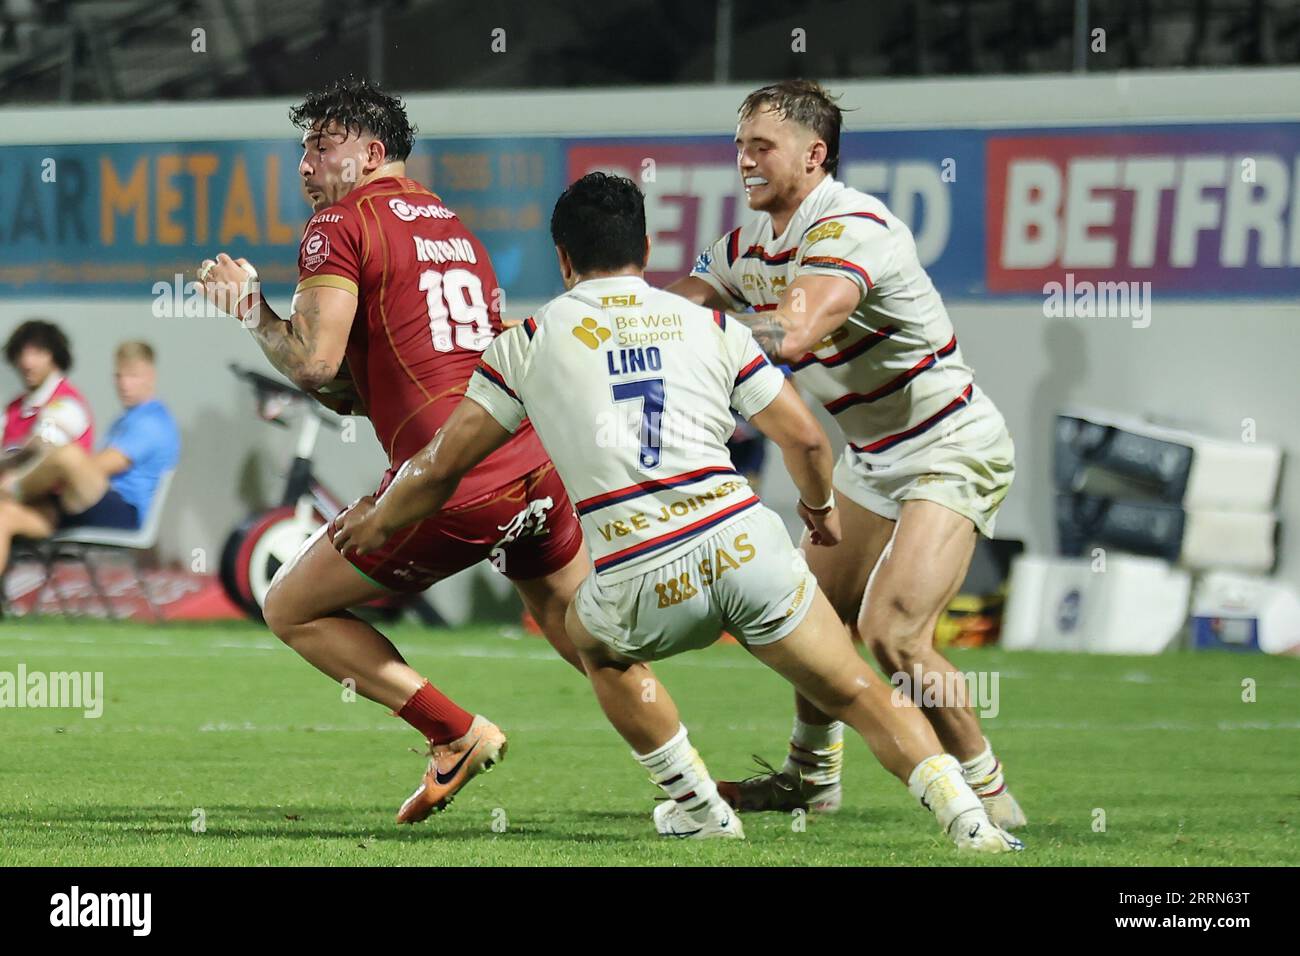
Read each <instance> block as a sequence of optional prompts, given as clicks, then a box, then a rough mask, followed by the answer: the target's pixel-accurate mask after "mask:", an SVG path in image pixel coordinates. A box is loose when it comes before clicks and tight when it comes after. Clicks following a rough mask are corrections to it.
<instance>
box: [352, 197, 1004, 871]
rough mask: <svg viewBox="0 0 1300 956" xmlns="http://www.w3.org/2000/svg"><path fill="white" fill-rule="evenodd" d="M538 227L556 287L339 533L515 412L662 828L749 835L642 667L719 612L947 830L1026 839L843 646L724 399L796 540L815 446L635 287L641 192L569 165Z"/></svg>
mask: <svg viewBox="0 0 1300 956" xmlns="http://www.w3.org/2000/svg"><path fill="white" fill-rule="evenodd" d="M551 234H552V237H553V238H554V240H555V243H556V248H557V252H558V255H559V261H560V270H561V273H562V275H563V277H564V283H565V287H566V288H567V289H568V290H569V291H568V292H566V293H565V294H564V295H561V296H559V297H558V298H556V299H554V300H552V301H551V302H550V303H548V304H547V305H546V306H544V307H543V308H542V309H541V310H539V311H538V312H537V313H536V314H535V316H533V317H532V318H530V319H528V320H527V321H525V322H524V323H523V324H522V325H521V326H518V327H516V328H513V329H511V330H510V331H508V332H506V333H504V334H502V335H501V336H500V337H498V338H497V339H496V340H495V341H494V342H493V343H492V345H491V346H490V347H489V348H488V350H487V352H486V353H484V356H483V361H482V363H481V364H480V365H479V367H478V369H477V371H476V374H475V375H474V376H473V378H472V379H471V382H470V385H469V389H468V391H467V393H466V396H467V398H468V399H469V401H466V402H462V403H461V404H460V405H459V406H458V407H457V408H456V410H455V412H454V413H453V414H452V416H451V418H449V419H448V421H447V423H446V424H445V425H444V427H443V429H442V430H441V431H440V432H439V433H438V436H437V437H436V438H435V439H434V440H433V441H432V442H431V443H430V444H429V445H428V447H427V448H425V449H424V450H423V451H421V452H419V453H418V454H416V455H415V456H414V457H413V458H411V459H410V460H409V461H408V462H407V463H406V464H405V465H404V466H403V467H402V469H401V471H400V472H399V473H398V475H397V477H396V479H395V480H394V481H393V483H392V484H391V486H390V487H389V488H388V489H387V490H386V491H385V492H384V494H383V495H382V496H381V497H380V498H379V500H378V501H377V502H375V501H373V500H372V499H362V501H360V502H358V504H357V505H355V506H354V507H353V508H352V509H350V510H349V511H347V512H346V513H345V514H344V515H342V516H341V517H340V518H339V519H338V520H339V527H338V532H337V535H336V537H335V542H334V543H335V545H336V546H337V547H338V548H339V549H340V550H341V551H344V552H345V553H346V552H348V551H350V550H353V549H355V550H358V551H361V552H363V553H364V552H365V551H368V550H370V549H373V548H375V547H377V546H379V545H380V544H381V543H382V542H383V541H384V540H386V539H387V538H388V537H389V536H390V535H392V534H393V533H395V532H396V531H397V530H398V529H399V528H402V527H405V526H407V525H410V524H413V523H415V522H417V521H420V520H422V519H423V518H425V517H427V516H429V515H431V514H433V513H434V512H436V511H437V510H438V509H439V508H440V507H441V506H442V504H443V503H444V502H445V501H446V500H447V499H448V497H449V496H450V495H451V493H452V491H453V490H454V489H455V487H456V484H457V482H458V481H459V480H460V477H461V476H462V475H463V474H465V473H466V472H467V471H468V470H469V469H471V468H472V467H473V466H474V465H475V464H476V463H477V462H478V461H479V460H480V459H482V458H483V457H484V456H486V455H487V454H489V453H490V452H491V451H492V450H494V449H495V448H497V447H498V446H499V445H501V444H502V443H504V442H505V441H506V440H507V438H508V437H509V436H510V434H511V433H512V432H513V431H514V430H515V429H516V428H518V427H519V426H520V424H521V423H522V422H523V421H524V419H525V417H527V418H529V419H531V421H532V423H533V427H534V428H536V430H537V433H538V435H539V436H540V437H541V439H542V443H543V444H544V445H545V446H546V449H547V452H548V454H550V456H551V459H552V460H553V461H554V462H555V466H556V468H557V470H558V471H559V473H560V477H561V478H562V479H563V480H564V483H565V486H566V487H567V489H568V491H569V494H570V496H571V497H572V498H573V500H574V502H575V503H576V504H575V507H576V509H577V511H578V514H579V516H580V518H581V520H582V524H583V530H584V533H585V535H586V537H587V541H588V543H589V546H590V548H591V551H592V557H593V559H594V564H595V570H594V571H593V572H592V573H591V575H590V576H589V577H588V578H587V579H586V580H585V581H584V582H583V584H582V585H581V586H580V587H579V589H578V594H577V596H576V597H575V598H574V602H573V604H572V605H571V606H570V608H569V612H568V619H567V625H568V630H569V634H570V636H571V637H572V639H573V642H574V645H575V646H576V647H577V648H578V652H579V654H580V655H581V658H582V663H583V666H584V668H585V670H586V672H587V674H588V676H589V677H590V678H591V682H592V686H593V688H594V690H595V692H596V696H597V698H598V699H599V701H600V704H601V707H602V708H603V709H604V711H605V714H606V715H607V716H608V717H609V719H610V722H611V723H612V724H613V725H614V726H615V728H616V729H617V730H618V732H619V733H620V734H621V735H622V736H623V738H624V739H625V740H626V741H627V742H628V744H629V745H630V746H631V747H632V749H633V753H634V755H635V757H636V759H637V760H638V761H640V763H641V764H642V766H643V767H644V768H645V769H646V770H647V771H648V772H649V774H650V777H651V779H652V780H653V781H654V782H655V783H656V784H658V785H659V786H660V787H661V788H662V789H663V790H664V792H665V793H666V794H667V795H668V797H669V798H670V799H669V800H666V801H665V802H663V803H662V804H661V805H660V806H659V807H658V808H657V809H656V810H655V812H654V822H655V825H656V828H657V830H658V832H659V833H661V834H663V835H665V836H676V837H694V838H704V837H732V838H737V837H743V836H744V831H743V829H742V826H741V823H740V818H739V816H738V815H737V813H736V812H735V811H734V810H733V809H732V808H731V807H730V806H729V805H728V804H727V803H726V801H725V800H724V799H723V798H722V797H721V796H720V795H719V793H718V789H717V785H716V784H715V783H714V781H713V780H712V778H711V777H710V776H709V773H708V770H707V769H705V766H704V763H703V761H702V760H701V759H700V757H699V755H698V754H697V753H696V751H695V749H694V748H693V747H692V746H691V743H690V741H689V739H688V737H687V734H686V728H685V727H683V726H682V724H681V721H680V719H679V717H678V713H677V709H676V706H675V705H674V704H673V701H672V699H671V697H669V695H668V693H667V692H666V691H665V690H664V689H663V688H662V686H661V685H658V684H656V683H654V677H653V674H652V673H651V671H650V669H649V667H648V666H647V662H648V661H651V660H656V659H659V658H663V657H667V656H669V655H672V654H676V653H680V652H682V651H687V650H692V649H696V648H702V647H706V646H708V645H709V644H712V643H713V642H714V641H716V640H717V639H718V637H719V634H720V632H721V630H722V629H723V628H726V629H727V630H728V631H730V632H731V633H732V634H733V635H735V636H736V637H737V638H738V639H739V640H740V642H741V643H742V644H744V645H745V647H746V648H747V649H748V650H749V651H750V653H752V654H753V655H754V656H755V657H757V658H758V659H759V660H761V661H763V662H764V663H765V664H767V665H768V666H770V667H772V668H773V669H774V670H776V671H777V672H779V673H780V674H782V675H783V676H785V677H786V678H787V679H788V680H789V681H790V682H791V683H792V684H794V685H795V687H796V688H797V689H798V690H799V691H800V692H801V693H802V694H804V695H806V696H807V698H808V699H809V700H811V701H814V702H816V705H817V706H818V707H819V708H821V709H823V710H824V711H825V712H827V713H828V714H830V715H832V716H834V717H836V718H838V719H840V720H843V721H845V722H846V723H848V724H849V725H851V726H852V727H853V728H854V729H855V730H857V731H858V732H859V733H861V734H862V736H863V737H864V738H865V739H866V741H867V743H868V745H869V746H870V747H871V749H872V751H873V752H874V753H875V754H876V756H877V757H878V758H879V759H880V761H881V762H882V763H883V764H884V765H885V766H886V767H887V768H888V769H889V770H890V771H891V772H893V773H894V774H895V775H896V776H897V777H899V779H900V780H902V781H903V782H904V783H905V784H906V785H907V786H908V789H909V790H910V791H911V792H912V793H913V794H914V795H915V796H916V797H917V798H918V799H919V800H920V802H921V803H922V805H924V806H925V807H927V808H928V809H930V810H931V811H932V812H933V813H934V814H935V816H936V817H937V818H938V821H939V823H940V825H941V826H942V827H943V828H944V830H945V831H946V832H947V833H948V835H949V836H950V838H951V839H952V840H953V841H954V842H955V843H956V844H957V845H958V846H959V847H962V848H966V849H974V850H980V851H985V852H1005V851H1007V850H1018V849H1021V848H1022V844H1021V843H1020V841H1019V840H1017V839H1016V838H1015V837H1013V836H1011V835H1010V834H1008V833H1006V832H1004V831H1002V830H1000V829H999V828H997V827H995V826H993V825H992V824H991V823H990V822H989V819H988V816H987V813H986V811H985V809H984V807H983V805H982V804H981V802H980V800H979V798H978V797H977V796H976V795H975V793H974V792H973V791H972V790H971V788H970V787H969V786H968V785H967V784H966V782H965V780H964V779H963V777H962V772H961V766H960V764H959V763H958V761H957V760H956V758H954V757H952V756H951V755H949V754H946V753H943V748H942V747H941V746H940V744H939V740H938V738H937V737H936V735H935V733H934V731H933V729H932V728H931V727H930V725H929V724H928V723H927V722H926V721H925V719H924V718H923V716H922V714H921V711H920V710H919V709H917V708H915V707H913V706H911V705H910V703H907V702H903V705H902V706H900V705H899V704H898V703H896V702H895V701H894V700H893V699H892V696H891V693H890V688H889V685H888V684H887V683H886V682H885V681H883V680H881V679H880V678H879V677H878V676H877V675H876V674H875V673H874V672H873V671H872V670H871V669H870V668H869V667H868V666H867V665H866V663H865V662H864V661H863V660H862V658H861V657H859V656H858V655H857V653H856V652H855V651H854V650H853V647H852V644H851V642H850V641H849V638H848V634H847V633H846V632H845V630H844V628H843V626H842V625H841V624H840V623H839V621H838V620H837V619H836V617H835V612H834V611H833V609H832V608H831V606H830V604H829V603H828V602H827V600H826V598H825V596H824V595H823V594H822V593H821V591H820V590H819V589H818V587H817V582H816V580H815V579H814V578H813V576H812V574H811V573H810V572H809V570H808V565H807V562H806V561H805V560H804V557H803V555H802V554H801V553H800V552H798V551H796V550H795V548H794V546H793V544H792V543H791V541H790V537H789V535H788V534H787V533H786V530H785V526H784V525H783V524H782V522H781V520H780V519H779V518H778V517H777V516H776V515H775V514H774V513H773V512H771V511H769V510H768V509H767V508H765V507H763V505H762V504H761V503H760V502H759V500H758V498H757V497H756V496H755V495H754V493H753V491H752V490H751V489H750V487H749V485H748V484H747V482H746V481H745V479H744V478H743V477H742V476H741V475H739V474H738V473H737V472H736V470H735V469H734V468H733V467H732V465H731V461H730V459H729V458H728V455H727V451H726V447H725V442H726V439H727V436H728V435H729V434H730V433H731V431H732V429H733V427H734V420H733V418H732V414H731V408H732V407H733V406H734V407H735V409H736V410H737V411H739V412H740V413H741V414H742V415H744V416H746V417H747V418H749V420H750V421H751V423H752V424H753V425H754V426H755V427H756V428H758V429H759V430H760V431H761V432H763V434H765V435H766V436H768V437H769V438H771V439H772V441H774V442H775V443H776V444H777V445H778V446H780V448H781V449H782V451H783V452H784V455H785V461H786V465H787V467H788V468H789V469H790V473H791V475H792V477H793V478H794V481H795V484H796V485H797V486H798V488H799V491H800V493H801V495H802V499H801V502H800V506H799V513H800V516H801V517H802V518H803V520H804V523H805V524H806V525H807V527H808V531H809V541H810V546H811V547H813V548H814V549H821V548H826V547H830V546H832V545H835V544H836V543H837V542H838V540H839V538H840V531H839V517H838V513H837V511H836V509H835V502H834V496H833V495H832V493H831V472H832V467H833V465H832V456H831V451H830V442H829V440H828V439H827V437H826V434H825V433H824V432H823V431H822V429H821V428H820V427H819V426H818V424H817V421H816V419H815V418H813V416H812V413H811V412H810V411H809V409H808V407H807V406H806V405H804V404H803V402H802V400H801V399H800V398H799V397H798V395H797V393H796V392H795V391H794V389H793V388H792V387H791V386H790V385H789V384H787V383H786V381H785V379H784V377H783V376H782V375H781V373H780V372H778V371H777V370H776V369H775V368H773V367H772V365H771V364H770V363H769V362H768V360H767V358H766V357H765V356H764V355H763V354H762V352H760V351H759V349H758V346H757V343H756V342H755V340H754V338H753V337H752V336H751V334H750V332H749V330H748V328H747V327H746V326H745V325H744V324H742V323H740V322H738V321H736V320H735V319H734V318H729V317H728V316H726V315H725V314H724V313H722V312H720V311H717V310H710V309H706V308H702V307H699V306H696V305H693V304H691V303H690V302H688V301H686V300H685V299H682V298H680V297H679V296H675V295H671V294H669V293H666V292H662V291H659V290H657V289H653V288H651V287H650V286H649V285H647V284H646V282H645V280H644V279H643V278H642V272H643V270H644V268H645V262H646V255H647V253H648V251H649V242H648V240H647V238H646V232H645V208H644V199H643V197H642V195H641V192H640V190H639V189H637V187H636V185H635V184H634V183H632V182H631V181H630V180H628V179H623V178H620V177H614V176H607V175H605V174H603V173H592V174H590V175H588V176H584V177H583V178H582V179H580V180H578V181H577V182H576V183H574V184H573V185H572V186H570V187H569V189H568V190H566V191H565V193H564V195H563V196H561V197H560V199H559V201H558V202H557V203H556V207H555V212H554V214H553V216H552V219H551ZM808 502H812V503H813V505H814V506H813V507H809V506H808V504H807V503H808ZM647 687H654V688H655V693H653V694H650V695H647V694H646V693H645V689H646V688H647Z"/></svg>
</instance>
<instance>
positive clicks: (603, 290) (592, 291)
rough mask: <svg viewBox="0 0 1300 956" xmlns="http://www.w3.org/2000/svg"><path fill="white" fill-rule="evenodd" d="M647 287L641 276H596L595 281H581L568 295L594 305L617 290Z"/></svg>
mask: <svg viewBox="0 0 1300 956" xmlns="http://www.w3.org/2000/svg"><path fill="white" fill-rule="evenodd" d="M649 286H650V283H648V282H646V281H645V279H643V278H642V277H641V276H598V277H597V278H595V279H583V280H582V281H581V282H579V283H578V284H577V285H575V286H574V287H573V288H572V289H570V290H569V292H568V294H569V295H573V296H577V297H578V298H579V299H582V300H583V301H586V302H591V303H592V304H593V305H595V304H596V303H598V302H599V301H600V298H601V296H606V295H609V294H610V293H612V292H615V291H617V290H619V289H627V288H633V289H646V288H649Z"/></svg>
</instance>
